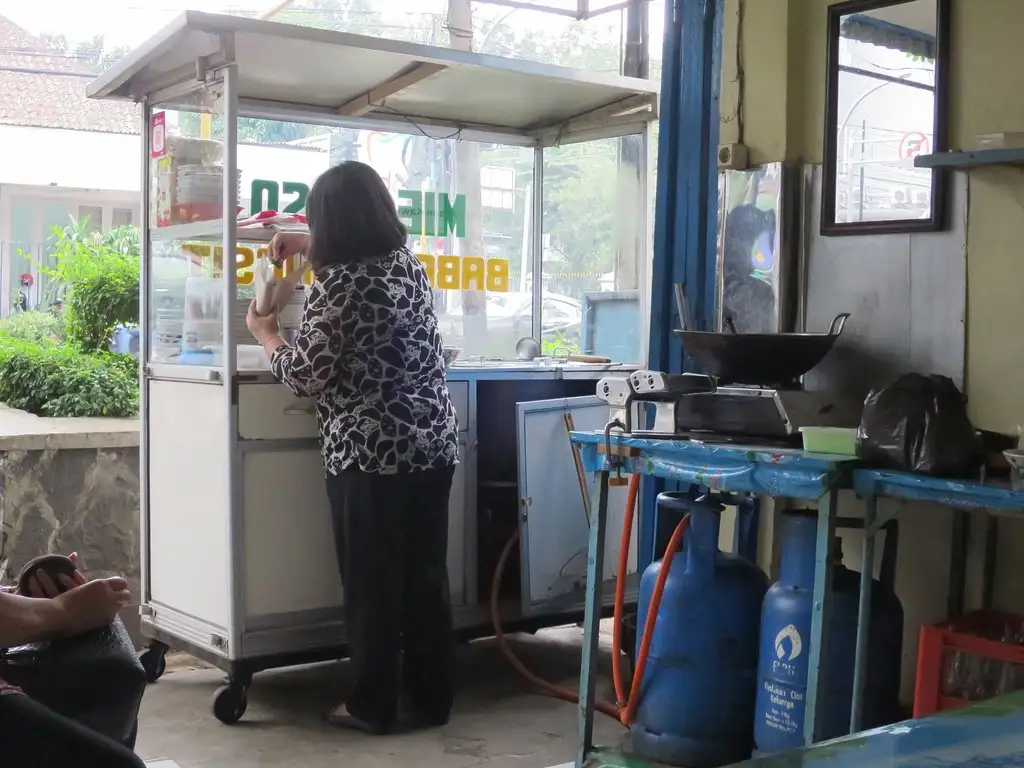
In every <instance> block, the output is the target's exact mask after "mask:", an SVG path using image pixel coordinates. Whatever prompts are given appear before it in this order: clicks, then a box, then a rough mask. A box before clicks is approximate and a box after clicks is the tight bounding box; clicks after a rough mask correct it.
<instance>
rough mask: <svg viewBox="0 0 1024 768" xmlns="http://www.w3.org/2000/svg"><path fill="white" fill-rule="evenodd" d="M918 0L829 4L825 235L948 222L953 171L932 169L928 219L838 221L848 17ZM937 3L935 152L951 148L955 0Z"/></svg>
mask: <svg viewBox="0 0 1024 768" xmlns="http://www.w3.org/2000/svg"><path fill="white" fill-rule="evenodd" d="M907 2H913V0H846V1H845V2H841V3H836V4H834V5H830V6H829V8H828V28H827V34H828V58H827V65H826V66H827V70H826V80H825V142H824V143H825V150H824V159H823V163H822V172H821V234H822V235H826V236H837V235H879V234H903V233H912V232H937V231H940V230H943V229H945V228H946V226H947V221H948V207H949V189H950V176H949V171H948V169H943V168H934V169H932V189H931V216H929V217H928V218H927V219H895V220H892V221H852V222H836V220H835V218H836V192H837V190H836V182H837V179H836V165H837V154H838V151H839V146H838V145H839V136H838V127H837V125H836V124H837V122H838V121H839V39H840V33H841V30H840V26H841V24H842V19H843V17H844V16H848V15H850V14H854V13H866V12H869V11H874V10H878V9H879V8H888V7H891V6H894V5H903V4H904V3H907ZM934 2H935V14H936V18H935V110H934V123H933V126H932V134H933V144H934V146H933V147H932V149H931V151H932V153H937V152H945V151H947V150H948V149H949V132H948V131H949V31H950V30H949V28H950V0H934Z"/></svg>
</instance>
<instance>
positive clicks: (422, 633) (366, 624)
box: [327, 467, 455, 727]
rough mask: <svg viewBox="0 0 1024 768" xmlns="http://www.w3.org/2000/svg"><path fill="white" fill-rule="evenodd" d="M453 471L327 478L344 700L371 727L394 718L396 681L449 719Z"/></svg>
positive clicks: (427, 712) (423, 708) (426, 710)
mask: <svg viewBox="0 0 1024 768" xmlns="http://www.w3.org/2000/svg"><path fill="white" fill-rule="evenodd" d="M453 473H454V467H447V468H444V469H438V470H429V471H424V472H412V473H408V474H399V475H381V474H371V473H366V472H360V471H359V470H356V469H348V470H345V471H344V472H342V473H341V474H339V475H329V476H328V478H327V494H328V496H329V498H330V501H331V511H332V514H333V519H334V538H335V543H336V545H337V550H338V564H339V566H340V568H341V581H342V585H343V586H344V588H345V626H346V634H347V637H348V643H349V651H350V654H351V658H352V668H353V673H354V676H355V679H354V686H353V689H352V691H351V693H350V694H349V697H348V699H347V700H346V702H345V703H346V706H347V707H348V710H349V712H350V713H351V714H352V715H354V716H356V717H358V718H360V719H362V720H365V721H367V722H369V723H372V724H374V725H377V726H382V727H388V726H390V725H391V724H392V723H394V721H395V720H396V719H397V716H398V698H399V690H400V685H401V686H402V687H404V688H405V691H406V692H407V693H408V695H409V698H410V704H411V705H412V706H413V707H414V709H415V710H416V714H418V715H420V716H423V717H424V718H427V719H428V720H431V721H435V722H444V721H446V720H447V718H448V714H449V712H450V710H451V707H452V699H453V697H454V693H455V690H454V689H455V681H454V677H455V639H454V635H453V632H452V607H451V597H450V595H449V593H448V567H447V557H448V554H447V553H448V496H449V494H450V492H451V485H452V475H453ZM400 670H401V671H400Z"/></svg>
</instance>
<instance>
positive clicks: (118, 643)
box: [0, 621, 146, 746]
mask: <svg viewBox="0 0 1024 768" xmlns="http://www.w3.org/2000/svg"><path fill="white" fill-rule="evenodd" d="M0 666H3V670H4V671H3V673H2V676H3V677H4V678H5V679H7V680H9V681H10V682H11V683H13V684H15V685H17V686H19V687H20V688H21V689H22V690H24V691H25V693H27V694H28V695H29V696H31V697H32V698H33V699H35V700H36V701H38V702H39V703H40V704H42V705H44V706H46V707H47V708H49V709H51V710H53V711H54V712H56V713H58V714H61V715H63V716H65V717H69V718H71V719H72V720H75V721H77V722H79V723H81V724H82V725H85V726H87V727H89V728H91V729H93V730H94V731H97V732H98V733H101V734H103V735H104V736H106V737H108V738H110V739H113V740H114V741H118V742H121V743H123V744H127V745H128V746H133V745H132V744H130V743H129V742H130V741H132V736H133V731H134V726H135V722H136V719H137V718H138V714H139V706H140V704H141V702H142V694H143V692H144V691H145V689H146V673H145V671H144V670H143V668H142V665H141V664H140V663H139V661H138V659H137V657H136V656H135V653H134V649H133V648H132V645H131V640H130V638H129V637H128V635H127V632H126V631H125V630H124V627H123V625H121V623H120V621H115V622H114V624H113V626H112V627H110V628H109V629H105V630H93V631H92V632H90V633H87V634H86V635H82V636H80V637H77V638H74V639H73V640H71V641H64V642H59V643H54V644H53V645H51V646H50V648H49V649H47V650H46V651H44V652H42V653H41V654H40V655H39V656H38V657H37V659H36V660H35V661H34V662H30V663H28V664H26V665H24V666H21V665H18V664H12V665H10V666H8V665H0Z"/></svg>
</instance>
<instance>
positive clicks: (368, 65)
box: [88, 11, 657, 146]
mask: <svg viewBox="0 0 1024 768" xmlns="http://www.w3.org/2000/svg"><path fill="white" fill-rule="evenodd" d="M232 64H235V65H237V67H238V79H237V82H238V91H239V92H238V98H239V109H240V112H241V114H242V115H246V116H252V117H263V118H267V119H276V120H285V121H296V122H313V123H318V124H327V125H346V124H355V123H356V122H359V123H362V124H363V125H366V124H367V122H369V123H374V124H377V125H378V126H379V127H380V128H383V129H388V130H394V131H400V132H405V133H410V132H412V133H419V132H424V133H428V134H429V135H431V136H434V137H441V136H451V134H452V132H453V131H456V132H459V135H460V136H461V137H464V138H471V139H472V138H476V139H477V140H488V139H490V140H503V141H506V142H508V143H516V144H527V145H540V146H548V145H554V144H558V143H563V142H568V141H580V140H588V139H596V138H604V137H611V136H621V135H627V134H630V133H637V132H639V131H640V130H641V129H642V128H643V126H644V125H645V123H647V122H649V121H651V120H653V119H654V118H655V117H656V102H657V95H656V94H657V87H656V86H655V85H654V84H653V83H651V82H650V81H647V80H641V79H638V78H632V77H623V76H620V75H613V74H605V73H599V72H584V71H580V70H575V69H569V68H566V67H552V66H548V65H543V64H536V63H532V62H526V61H517V60H513V59H507V58H502V57H498V56H487V55H482V54H477V53H468V52H463V51H453V50H449V49H447V48H436V47H434V46H428V45H419V44H415V43H405V42H400V41H395V40H382V39H380V38H376V37H367V36H364V35H353V34H348V33H345V32H335V31H331V30H323V29H316V28H312V27H301V26H296V25H293V24H281V23H278V22H272V21H262V20H258V19H247V18H242V17H238V16H226V15H220V14H208V13H200V12H196V11H188V12H186V13H184V14H182V15H181V16H179V17H178V18H177V19H176V20H175V21H173V22H172V23H171V24H169V25H168V26H167V27H165V28H164V29H162V30H161V31H160V32H158V33H157V34H156V35H154V36H153V37H152V38H150V39H149V40H148V41H147V42H145V43H144V44H143V45H142V46H140V47H139V48H138V49H136V50H135V51H133V52H132V53H131V54H129V55H128V56H126V57H125V58H124V59H122V60H121V61H120V62H119V63H118V64H117V65H116V66H114V67H112V68H111V69H110V70H108V71H107V72H105V73H103V74H102V75H100V76H99V77H97V78H96V80H94V81H93V82H92V83H91V84H90V85H89V88H88V94H89V96H90V97H91V98H96V99H125V100H132V101H142V100H146V99H148V100H150V101H151V102H152V103H154V105H156V104H158V103H162V104H165V105H167V106H176V105H180V106H183V107H184V108H188V107H187V106H186V105H187V104H189V103H193V104H194V103H195V102H194V101H193V102H189V101H188V100H187V99H183V98H182V97H183V94H184V91H185V90H187V89H188V88H189V87H193V86H196V85H197V84H198V83H199V81H200V80H207V81H208V80H210V78H211V77H212V78H214V79H215V76H216V72H217V70H219V69H221V68H223V67H226V66H230V65H232ZM193 108H194V107H193Z"/></svg>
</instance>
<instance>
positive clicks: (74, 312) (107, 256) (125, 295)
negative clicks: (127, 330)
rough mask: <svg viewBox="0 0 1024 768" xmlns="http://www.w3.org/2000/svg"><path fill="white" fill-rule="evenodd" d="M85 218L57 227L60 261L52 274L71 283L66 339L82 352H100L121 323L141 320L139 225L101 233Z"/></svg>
mask: <svg viewBox="0 0 1024 768" xmlns="http://www.w3.org/2000/svg"><path fill="white" fill-rule="evenodd" d="M86 223H87V222H85V221H79V220H72V222H71V223H70V224H69V225H68V226H66V227H63V228H60V227H54V233H53V234H54V236H55V241H54V244H53V247H52V252H53V254H54V256H55V257H56V260H57V266H56V267H55V268H54V269H53V270H51V277H53V278H54V280H55V281H56V282H57V283H58V284H60V285H63V286H66V289H67V296H66V299H65V301H64V302H63V306H64V309H63V311H64V315H65V317H64V324H65V327H64V331H65V335H66V338H67V340H68V341H69V342H71V343H72V344H73V345H75V346H76V347H78V349H80V350H81V351H82V352H85V353H96V352H101V351H104V350H106V349H107V348H108V347H109V346H110V339H111V336H112V335H113V333H114V330H115V329H116V328H117V326H119V325H128V324H132V323H138V321H139V237H138V231H137V230H135V229H134V227H119V228H117V229H114V230H111V231H110V232H109V233H107V234H106V235H98V234H97V233H94V232H90V231H88V229H87V228H86V226H85V225H86Z"/></svg>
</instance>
